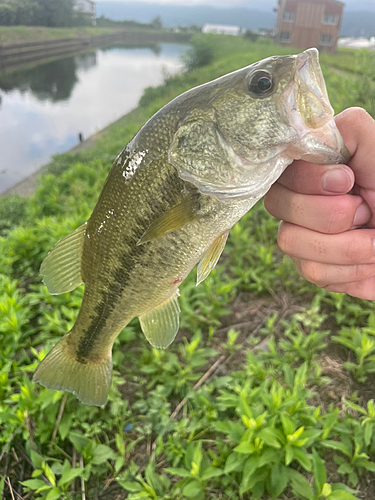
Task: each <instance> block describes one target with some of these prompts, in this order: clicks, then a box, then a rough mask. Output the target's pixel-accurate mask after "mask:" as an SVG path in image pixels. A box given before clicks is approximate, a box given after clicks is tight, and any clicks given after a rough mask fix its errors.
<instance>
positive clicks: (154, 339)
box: [139, 290, 180, 349]
mask: <svg viewBox="0 0 375 500" xmlns="http://www.w3.org/2000/svg"><path fill="white" fill-rule="evenodd" d="M178 295H179V294H178V290H177V291H176V292H175V293H174V294H173V295H172V297H169V298H168V299H166V300H164V302H162V303H161V304H159V305H158V306H157V307H155V308H154V309H151V311H149V312H148V313H146V314H143V315H142V316H140V317H139V321H140V323H141V328H142V331H143V333H144V334H145V337H146V338H147V340H148V341H149V342H150V344H151V345H152V346H154V347H157V348H158V349H165V348H166V347H168V346H169V345H170V344H171V343H172V342H173V341H174V339H175V337H176V335H177V332H178V329H179V326H180V318H179V315H180V306H179V305H178V299H177V297H178Z"/></svg>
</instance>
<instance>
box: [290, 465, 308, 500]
mask: <svg viewBox="0 0 375 500" xmlns="http://www.w3.org/2000/svg"><path fill="white" fill-rule="evenodd" d="M289 475H290V481H291V486H292V490H293V491H294V492H295V493H296V494H297V495H300V496H301V497H302V498H306V499H307V500H312V499H313V498H314V492H313V490H312V488H311V486H310V483H309V482H308V481H307V479H306V478H305V477H303V476H302V474H300V473H299V472H297V471H295V470H293V469H289Z"/></svg>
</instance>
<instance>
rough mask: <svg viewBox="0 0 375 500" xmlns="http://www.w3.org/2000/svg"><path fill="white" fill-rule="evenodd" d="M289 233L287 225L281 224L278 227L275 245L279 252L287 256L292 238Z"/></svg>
mask: <svg viewBox="0 0 375 500" xmlns="http://www.w3.org/2000/svg"><path fill="white" fill-rule="evenodd" d="M290 233H291V231H290V228H289V227H288V224H287V223H285V222H282V223H281V224H280V225H279V231H278V233H277V244H278V245H279V247H280V250H281V251H282V252H284V253H287V254H289V253H290V249H291V243H292V238H291V234H290Z"/></svg>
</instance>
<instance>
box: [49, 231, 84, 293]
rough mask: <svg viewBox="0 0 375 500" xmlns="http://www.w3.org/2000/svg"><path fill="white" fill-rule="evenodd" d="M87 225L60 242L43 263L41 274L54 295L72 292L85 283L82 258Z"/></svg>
mask: <svg viewBox="0 0 375 500" xmlns="http://www.w3.org/2000/svg"><path fill="white" fill-rule="evenodd" d="M86 224H87V223H86V222H85V223H84V224H82V226H80V227H79V228H78V229H76V230H75V231H73V232H72V233H70V234H68V235H67V236H64V238H62V239H61V240H60V241H58V242H57V243H56V245H55V246H54V247H53V248H52V250H51V251H50V252H49V253H48V255H47V257H46V258H45V259H44V261H43V262H42V265H41V267H40V274H41V275H42V276H43V283H44V284H45V285H46V286H47V288H48V291H49V293H51V294H52V295H58V294H59V293H66V292H71V291H72V290H74V289H75V288H77V286H78V285H81V284H82V283H83V279H82V275H81V257H82V249H83V241H84V236H85V231H86Z"/></svg>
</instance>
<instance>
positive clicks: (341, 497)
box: [328, 490, 358, 500]
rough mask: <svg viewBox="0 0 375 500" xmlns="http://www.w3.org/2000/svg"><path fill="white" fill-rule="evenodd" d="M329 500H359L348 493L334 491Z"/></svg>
mask: <svg viewBox="0 0 375 500" xmlns="http://www.w3.org/2000/svg"><path fill="white" fill-rule="evenodd" d="M328 498H329V500H358V498H357V497H355V496H354V495H351V494H350V493H348V492H346V491H338V490H336V491H332V493H331V494H330V495H329V497H328Z"/></svg>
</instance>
